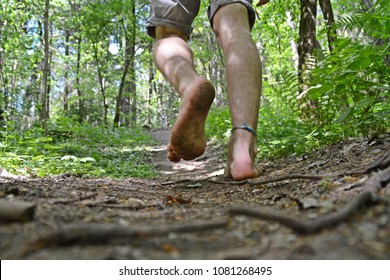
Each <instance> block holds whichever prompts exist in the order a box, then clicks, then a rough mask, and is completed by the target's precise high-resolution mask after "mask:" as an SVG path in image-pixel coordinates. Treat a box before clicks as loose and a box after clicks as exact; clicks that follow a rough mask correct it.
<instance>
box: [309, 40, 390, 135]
mask: <svg viewBox="0 0 390 280" xmlns="http://www.w3.org/2000/svg"><path fill="white" fill-rule="evenodd" d="M388 47H389V46H373V45H367V46H363V45H360V44H357V43H355V42H353V41H351V40H350V39H340V40H338V42H337V47H336V49H335V50H334V54H332V55H329V56H327V57H326V58H325V59H324V60H323V61H321V62H320V63H319V64H318V66H317V68H316V69H315V70H314V71H313V77H314V79H313V81H312V87H311V88H310V90H309V94H310V96H311V98H312V99H313V100H316V101H317V104H318V108H317V109H318V111H317V113H319V115H320V117H321V119H320V122H321V124H323V125H328V124H331V123H344V124H346V125H350V126H351V128H353V129H354V130H358V131H359V132H361V133H363V134H365V135H366V134H368V133H369V132H370V130H378V129H381V128H383V127H385V126H389V117H388V116H389V113H390V111H389V109H390V107H389V98H388V96H389V90H390V87H389V83H390V78H389V77H390V67H389V66H387V65H386V64H384V60H385V58H386V56H387V55H388V50H387V49H388Z"/></svg>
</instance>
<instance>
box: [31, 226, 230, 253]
mask: <svg viewBox="0 0 390 280" xmlns="http://www.w3.org/2000/svg"><path fill="white" fill-rule="evenodd" d="M227 225H228V222H227V221H219V222H204V223H198V224H196V223H193V224H181V225H167V226H154V227H145V228H128V227H123V226H117V225H102V224H72V225H69V226H66V227H64V228H62V229H59V230H57V231H55V232H53V233H51V234H49V235H47V236H43V237H41V238H39V239H38V240H36V241H33V242H31V243H29V244H27V245H26V247H25V249H24V250H23V255H27V254H30V253H32V252H34V251H36V250H40V249H43V248H47V247H51V246H70V245H74V244H81V245H88V244H109V243H119V244H124V243H131V242H132V241H134V240H139V239H140V238H147V237H153V236H164V235H167V234H169V233H187V232H189V233H193V232H201V231H206V230H214V229H219V228H224V227H226V226H227Z"/></svg>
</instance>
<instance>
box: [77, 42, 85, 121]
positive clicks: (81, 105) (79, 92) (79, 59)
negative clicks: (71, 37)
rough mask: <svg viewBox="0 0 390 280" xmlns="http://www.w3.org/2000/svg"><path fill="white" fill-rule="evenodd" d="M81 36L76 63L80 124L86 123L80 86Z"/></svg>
mask: <svg viewBox="0 0 390 280" xmlns="http://www.w3.org/2000/svg"><path fill="white" fill-rule="evenodd" d="M80 68H81V36H78V37H77V62H76V89H77V96H78V99H79V122H80V123H82V122H83V121H84V114H85V112H84V101H83V99H82V93H81V84H80V75H81V71H80Z"/></svg>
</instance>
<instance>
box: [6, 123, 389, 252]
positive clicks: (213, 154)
mask: <svg viewBox="0 0 390 280" xmlns="http://www.w3.org/2000/svg"><path fill="white" fill-rule="evenodd" d="M150 133H151V134H152V135H153V136H154V137H155V138H156V139H157V140H158V141H159V142H160V144H161V146H156V147H153V148H152V149H151V152H152V155H153V156H152V159H151V160H152V162H153V164H155V165H156V167H157V168H158V169H159V170H160V172H161V175H160V176H159V178H158V179H137V178H128V179H124V180H112V179H81V178H75V177H72V176H68V175H63V176H56V177H49V178H40V179H33V178H14V177H10V176H3V177H0V197H2V198H1V200H7V201H13V202H15V203H16V202H18V201H25V202H29V203H32V204H33V205H34V207H35V208H33V209H34V211H33V214H34V215H30V216H29V215H27V216H26V217H25V221H19V222H2V223H0V258H1V259H77V260H79V259H143V260H145V259H187V260H191V259H204V260H207V259H389V258H390V180H389V177H390V176H389V173H390V171H389V170H390V169H389V168H388V165H389V152H388V151H389V150H388V149H389V147H390V135H381V136H380V137H377V138H375V139H370V140H368V139H350V140H348V141H345V142H340V143H337V144H335V145H332V146H329V147H326V148H322V149H320V150H317V151H315V152H313V153H311V154H308V155H305V156H290V157H285V158H278V159H273V160H266V161H259V165H260V166H261V167H262V169H263V175H262V176H261V177H260V178H258V179H253V180H246V181H241V182H235V181H232V180H229V179H226V178H224V177H223V171H224V164H225V157H226V156H225V149H224V148H223V147H220V146H218V145H216V144H215V143H209V145H208V148H207V149H206V152H205V154H204V155H202V156H201V157H200V158H198V159H196V160H193V161H181V162H179V163H170V162H169V161H168V160H167V159H166V144H167V142H168V137H169V131H166V130H152V131H150ZM379 159H380V161H378V160H379ZM378 162H379V163H381V164H379V163H378ZM377 163H378V164H377ZM385 164H386V165H385ZM297 174H298V175H299V176H297ZM378 174H380V175H381V176H382V177H381V178H382V179H378V180H379V181H378V180H377V181H378V182H379V185H378V184H377V185H376V187H375V188H372V184H371V183H372V182H373V179H376V178H377V177H376V176H378ZM301 175H316V176H317V175H325V176H323V177H322V179H321V178H319V177H315V176H313V177H305V176H301ZM281 176H282V177H281ZM374 181H375V180H374ZM377 181H375V182H377ZM370 182H371V183H370ZM367 190H371V191H372V192H373V193H374V194H375V195H372V196H369V199H366V200H364V201H363V202H361V201H360V204H358V205H357V207H354V208H351V207H350V206H352V204H354V203H355V202H356V200H357V198H359V197H360V195H361V194H363V193H364V192H365V191H367ZM354 205H355V204H354ZM355 206H356V205H355ZM345 207H347V208H348V209H349V210H348V211H347V210H345ZM248 209H249V210H251V211H252V212H254V211H259V212H261V213H268V214H267V215H265V216H264V215H263V218H258V217H253V215H252V214H251V212H250V211H248ZM237 213H238V214H237ZM256 213H257V212H256ZM335 213H336V214H335ZM0 216H1V215H0ZM334 216H338V219H336V220H332V219H333V218H334ZM324 217H325V218H324ZM286 220H287V222H286ZM329 220H331V222H329ZM291 221H292V222H291ZM301 222H302V223H304V224H305V225H308V226H309V227H311V226H312V225H318V224H319V225H320V226H319V227H317V228H314V229H313V228H311V229H309V230H307V231H304V230H302V225H301V224H299V223H301ZM297 223H298V226H296V224H297ZM322 226H323V227H324V228H322Z"/></svg>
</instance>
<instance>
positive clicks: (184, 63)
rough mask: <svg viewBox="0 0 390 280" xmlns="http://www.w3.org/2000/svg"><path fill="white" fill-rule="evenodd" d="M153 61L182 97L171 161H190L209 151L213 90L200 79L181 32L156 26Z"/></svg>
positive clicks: (206, 81)
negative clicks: (208, 120) (208, 125)
mask: <svg viewBox="0 0 390 280" xmlns="http://www.w3.org/2000/svg"><path fill="white" fill-rule="evenodd" d="M156 39H157V42H156V44H155V47H154V61H155V63H156V65H157V67H158V69H159V70H160V71H161V73H162V74H163V75H164V76H165V78H166V79H167V80H168V81H170V83H171V84H172V86H173V87H174V88H175V89H176V91H177V92H178V93H179V96H180V98H181V103H180V111H179V115H178V117H177V120H176V122H175V125H174V126H173V128H172V132H171V137H170V140H169V144H168V158H169V160H171V161H173V162H178V161H180V159H185V160H191V159H194V158H196V157H198V156H200V155H201V154H203V152H204V150H205V149H206V137H205V130H204V126H205V121H206V118H207V114H208V112H209V109H210V106H211V104H212V102H213V100H214V96H215V92H214V87H213V85H212V84H211V82H210V81H208V80H207V79H204V78H202V77H201V76H199V75H198V74H197V73H196V71H195V67H194V63H193V57H192V52H191V50H190V48H189V47H188V45H187V43H186V39H187V38H186V37H185V35H184V34H182V33H180V32H179V31H177V30H175V29H172V28H168V27H162V26H157V27H156Z"/></svg>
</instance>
